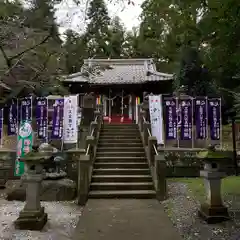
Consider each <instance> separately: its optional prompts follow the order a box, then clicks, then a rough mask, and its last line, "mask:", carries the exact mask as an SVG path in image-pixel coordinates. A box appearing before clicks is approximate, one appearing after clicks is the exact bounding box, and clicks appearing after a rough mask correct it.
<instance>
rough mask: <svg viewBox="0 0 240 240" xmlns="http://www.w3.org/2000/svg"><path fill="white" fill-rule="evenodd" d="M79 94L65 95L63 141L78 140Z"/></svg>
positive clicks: (74, 141) (75, 141) (72, 141)
mask: <svg viewBox="0 0 240 240" xmlns="http://www.w3.org/2000/svg"><path fill="white" fill-rule="evenodd" d="M77 115H78V95H72V96H66V97H64V121H63V142H64V143H77V142H78V126H77V119H78V116H77Z"/></svg>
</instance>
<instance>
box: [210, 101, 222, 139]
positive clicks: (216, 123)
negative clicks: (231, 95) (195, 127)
mask: <svg viewBox="0 0 240 240" xmlns="http://www.w3.org/2000/svg"><path fill="white" fill-rule="evenodd" d="M208 118H209V125H210V138H211V140H220V131H221V99H220V98H215V99H208Z"/></svg>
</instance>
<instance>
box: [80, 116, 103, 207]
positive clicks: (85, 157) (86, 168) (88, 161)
mask: <svg viewBox="0 0 240 240" xmlns="http://www.w3.org/2000/svg"><path fill="white" fill-rule="evenodd" d="M94 115H95V117H94V121H93V122H91V124H90V134H89V136H87V138H86V151H85V153H84V154H81V155H80V161H79V165H78V204H79V205H85V203H86V202H87V198H88V192H89V186H90V183H91V178H92V171H93V164H94V161H95V158H96V152H97V144H98V139H99V134H100V129H101V125H102V111H95V112H94Z"/></svg>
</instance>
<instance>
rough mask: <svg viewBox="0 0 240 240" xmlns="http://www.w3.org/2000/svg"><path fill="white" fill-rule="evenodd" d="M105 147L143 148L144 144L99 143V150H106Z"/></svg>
mask: <svg viewBox="0 0 240 240" xmlns="http://www.w3.org/2000/svg"><path fill="white" fill-rule="evenodd" d="M105 147H109V148H111V147H113V148H114V147H143V144H142V142H123V143H114V142H113V143H112V142H110V143H99V144H98V148H105Z"/></svg>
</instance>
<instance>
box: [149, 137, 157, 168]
mask: <svg viewBox="0 0 240 240" xmlns="http://www.w3.org/2000/svg"><path fill="white" fill-rule="evenodd" d="M155 144H157V138H156V137H154V136H150V137H148V153H147V154H148V159H149V161H150V164H151V165H154V156H155V154H156V153H155V152H154V149H153V146H154V145H155Z"/></svg>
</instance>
